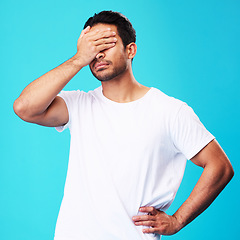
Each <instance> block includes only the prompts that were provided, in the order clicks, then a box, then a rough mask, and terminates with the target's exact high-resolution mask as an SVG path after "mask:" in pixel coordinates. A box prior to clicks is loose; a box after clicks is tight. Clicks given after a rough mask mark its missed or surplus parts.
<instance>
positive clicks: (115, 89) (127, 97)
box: [102, 70, 150, 103]
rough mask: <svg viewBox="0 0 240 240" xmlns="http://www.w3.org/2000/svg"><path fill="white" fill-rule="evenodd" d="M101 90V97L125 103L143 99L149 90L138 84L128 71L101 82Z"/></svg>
mask: <svg viewBox="0 0 240 240" xmlns="http://www.w3.org/2000/svg"><path fill="white" fill-rule="evenodd" d="M102 89H103V95H104V96H105V97H107V98H108V99H110V100H112V101H114V102H119V103H126V102H132V101H135V100H137V99H139V98H141V97H143V96H144V95H145V94H146V93H147V92H148V90H149V89H150V88H148V87H145V86H143V85H142V84H140V83H138V82H137V81H136V79H135V78H134V76H133V73H132V70H130V71H125V72H124V73H123V74H121V76H117V77H116V78H114V79H111V80H109V81H106V82H102Z"/></svg>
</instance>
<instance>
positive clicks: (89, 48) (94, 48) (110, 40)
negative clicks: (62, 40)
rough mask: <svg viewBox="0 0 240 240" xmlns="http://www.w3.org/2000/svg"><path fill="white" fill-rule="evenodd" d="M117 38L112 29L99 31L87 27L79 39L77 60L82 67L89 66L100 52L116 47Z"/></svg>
mask: <svg viewBox="0 0 240 240" xmlns="http://www.w3.org/2000/svg"><path fill="white" fill-rule="evenodd" d="M115 36H116V33H115V32H113V31H112V30H111V28H106V29H105V30H99V29H96V28H95V29H91V28H90V27H89V26H88V27H86V28H85V29H84V30H83V31H82V32H81V35H80V37H79V39H78V42H77V53H76V55H75V59H77V61H79V63H80V65H81V66H82V67H84V66H87V65H88V64H90V63H91V62H92V61H93V60H94V58H95V57H96V56H97V54H98V53H99V52H101V51H104V50H106V49H109V48H112V47H114V46H115V44H116V41H117V38H116V37H115Z"/></svg>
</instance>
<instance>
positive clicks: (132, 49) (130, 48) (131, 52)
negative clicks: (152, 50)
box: [126, 42, 137, 59]
mask: <svg viewBox="0 0 240 240" xmlns="http://www.w3.org/2000/svg"><path fill="white" fill-rule="evenodd" d="M126 50H127V54H128V58H129V59H133V58H134V57H135V55H136V53H137V45H136V43H134V42H132V43H129V44H128V45H127V47H126Z"/></svg>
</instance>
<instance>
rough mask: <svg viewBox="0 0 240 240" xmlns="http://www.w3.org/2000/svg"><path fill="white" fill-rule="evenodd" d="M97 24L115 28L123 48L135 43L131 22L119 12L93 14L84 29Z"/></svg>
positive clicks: (134, 33)
mask: <svg viewBox="0 0 240 240" xmlns="http://www.w3.org/2000/svg"><path fill="white" fill-rule="evenodd" d="M98 23H106V24H113V25H115V26H116V27H117V30H118V34H119V36H120V38H121V39H122V42H123V45H124V48H126V46H127V45H128V44H129V43H131V42H134V43H135V42H136V31H135V29H134V28H133V26H132V24H131V22H130V21H129V20H128V18H127V17H125V16H124V15H123V14H121V13H120V12H113V11H102V12H99V13H97V14H96V13H95V14H94V16H93V17H90V18H89V19H88V20H87V22H86V23H85V25H84V29H85V28H86V27H87V26H90V27H92V26H94V25H96V24H98Z"/></svg>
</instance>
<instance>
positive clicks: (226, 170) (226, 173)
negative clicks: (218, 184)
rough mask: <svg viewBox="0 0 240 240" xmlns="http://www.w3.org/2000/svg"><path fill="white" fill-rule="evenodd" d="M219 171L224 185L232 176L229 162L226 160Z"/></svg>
mask: <svg viewBox="0 0 240 240" xmlns="http://www.w3.org/2000/svg"><path fill="white" fill-rule="evenodd" d="M220 172H221V173H222V174H221V175H222V177H221V179H222V181H223V183H224V185H225V186H226V185H227V184H228V183H229V182H230V181H231V179H232V178H233V176H234V170H233V167H232V165H231V163H230V162H228V163H227V164H225V165H224V166H223V167H222V169H221V170H220Z"/></svg>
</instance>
